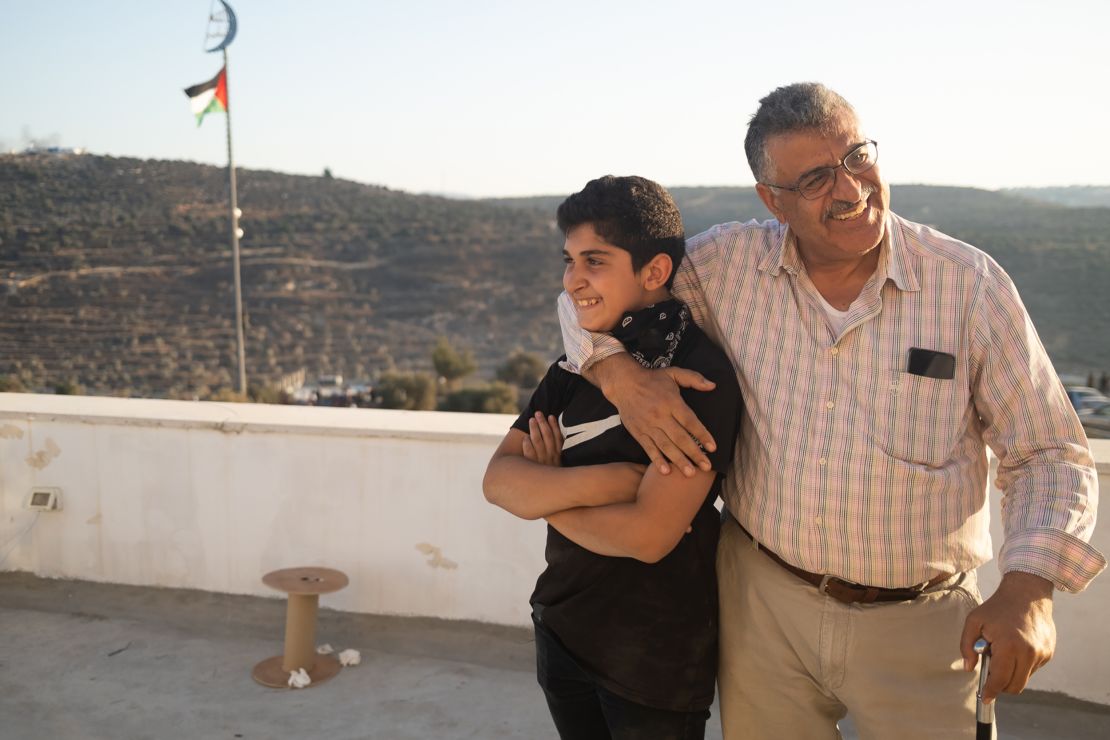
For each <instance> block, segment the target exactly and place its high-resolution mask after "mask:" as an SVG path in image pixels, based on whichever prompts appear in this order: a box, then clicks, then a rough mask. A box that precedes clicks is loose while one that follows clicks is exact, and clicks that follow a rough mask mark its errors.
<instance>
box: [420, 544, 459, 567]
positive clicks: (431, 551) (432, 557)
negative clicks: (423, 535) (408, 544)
mask: <svg viewBox="0 0 1110 740" xmlns="http://www.w3.org/2000/svg"><path fill="white" fill-rule="evenodd" d="M416 549H417V550H419V551H420V552H422V553H424V554H425V555H427V556H428V560H427V564H428V567H429V568H443V569H444V570H454V569H455V568H458V567H459V564H458V563H456V562H455V561H454V560H448V559H447V558H445V557H443V551H442V550H440V549H439V548H438V547H436V546H435V545H430V544H428V543H427V542H421V543H420V544H418V545H417V546H416Z"/></svg>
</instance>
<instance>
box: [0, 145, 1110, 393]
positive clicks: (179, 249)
mask: <svg viewBox="0 0 1110 740" xmlns="http://www.w3.org/2000/svg"><path fill="white" fill-rule="evenodd" d="M226 187H227V186H226V172H225V171H224V170H222V169H220V168H216V167H210V166H204V165H197V164H192V163H186V162H167V161H143V160H136V159H121V158H112V157H97V156H72V157H47V156H3V157H0V274H2V276H3V278H4V284H3V286H2V287H0V306H2V312H0V376H5V375H7V376H15V377H18V378H19V379H20V380H21V381H22V383H23V384H24V385H25V386H27V387H47V386H54V385H58V384H64V383H69V384H77V385H80V386H83V387H84V388H85V389H86V390H87V391H88V392H98V393H109V394H135V395H143V396H162V397H191V396H193V395H201V396H204V395H206V394H207V393H209V392H211V391H212V390H214V389H216V388H219V387H230V386H232V385H233V379H234V377H235V372H236V371H235V364H234V363H235V359H234V358H235V331H234V304H233V292H232V290H233V289H232V281H231V276H232V270H231V259H230V248H229V246H228V239H227V229H228V226H227V205H226V202H227V201H226ZM674 193H675V196H676V199H677V200H678V202H679V205H680V206H681V207H682V209H683V213H684V215H685V218H686V223H687V230H688V233H691V234H692V233H694V232H695V231H698V230H701V229H703V228H705V227H707V226H709V225H711V224H713V223H717V222H721V221H729V220H746V219H749V218H759V219H763V218H766V217H767V214H766V211H765V210H764V209H763V206H762V205H761V204H760V203H759V202H758V200H757V199H756V198H755V195H754V192H753V191H752V190H751V189H749V188H676V189H675V190H674ZM560 200H561V196H551V197H544V198H528V199H511V200H493V201H462V200H448V199H444V198H436V197H430V196H416V195H410V194H407V193H401V192H397V191H392V190H389V189H386V188H381V187H374V186H369V185H363V184H358V183H353V182H349V181H343V180H336V179H331V178H325V177H304V176H295V175H284V174H279V173H274V172H265V171H251V170H242V171H240V173H239V201H240V202H239V205H240V207H241V208H242V209H243V212H244V213H243V219H242V226H243V228H244V230H245V232H246V234H245V236H244V238H243V240H242V250H243V257H242V274H243V293H244V304H245V310H246V318H247V331H246V336H247V369H248V375H249V377H250V379H251V382H252V384H273V383H276V382H277V381H278V379H279V378H280V377H281V376H282V375H284V374H287V373H292V372H294V371H296V370H298V369H300V368H302V367H303V368H307V370H308V373H309V375H310V377H311V376H312V375H314V374H316V373H322V372H338V373H343V374H345V375H347V376H348V377H361V378H373V377H375V376H376V375H377V374H379V373H380V372H383V371H385V370H388V369H400V370H409V369H417V370H428V369H430V368H431V362H430V350H431V348H432V346H433V345H434V344H435V342H436V339H437V338H438V337H440V336H446V337H448V338H449V339H450V340H451V341H452V342H453V343H454V344H455V345H456V346H459V347H462V348H467V349H470V350H472V351H473V353H474V355H475V357H476V359H477V361H478V373H477V375H478V377H485V378H490V377H492V376H493V372H494V368H495V366H497V365H499V364H500V363H502V362H503V361H504V360H505V358H506V357H507V356H508V355H509V354H510V353H511V352H512V351H513V350H514V349H515V348H523V349H525V350H528V351H531V352H534V353H536V354H538V355H539V356H541V357H543V358H545V360H550V359H551V358H554V357H555V356H556V355H557V354H559V351H560V341H559V333H558V325H557V322H556V320H555V316H554V310H553V306H554V298H555V296H556V294H557V292H558V290H559V285H560V272H561V263H560V256H559V252H560V248H561V239H560V238H559V236H558V234H557V233H556V231H555V230H554V226H553V223H552V214H553V211H554V207H555V205H556V204H557V203H558V202H559V201H560ZM893 205H894V208H895V210H896V211H897V212H899V213H900V214H902V215H904V216H906V217H908V218H911V219H913V220H918V221H923V222H926V223H929V224H932V225H935V226H937V227H938V228H940V229H942V230H943V231H946V232H948V233H950V234H953V235H955V236H958V237H960V238H962V239H965V240H966V241H969V242H971V243H973V244H975V245H976V246H979V247H981V248H983V249H985V250H986V251H987V252H989V253H991V254H992V255H993V256H994V257H995V258H996V259H998V260H999V262H1001V263H1002V265H1003V266H1004V267H1006V269H1007V270H1009V271H1010V273H1011V274H1012V275H1013V277H1014V279H1015V281H1016V282H1017V284H1018V287H1019V288H1020V289H1021V290H1022V293H1023V296H1024V298H1025V300H1026V303H1027V304H1028V306H1029V309H1030V312H1031V313H1032V315H1033V318H1034V321H1035V322H1036V324H1037V326H1038V328H1039V329H1040V332H1041V336H1042V338H1043V340H1044V341H1045V344H1046V346H1048V348H1049V351H1050V353H1051V354H1052V356H1053V358H1054V360H1055V361H1056V363H1057V366H1058V369H1059V370H1061V371H1074V372H1082V373H1086V372H1087V371H1088V370H1096V371H1097V370H1100V369H1104V368H1106V369H1110V295H1108V291H1107V285H1106V283H1107V280H1108V276H1110V209H1106V208H1063V207H1060V206H1053V205H1050V204H1045V203H1040V202H1036V201H1033V200H1028V199H1024V198H1020V197H1016V196H1012V195H1005V194H999V193H993V192H987V191H979V190H970V189H958V188H936V187H923V186H901V187H895V188H894V194H893Z"/></svg>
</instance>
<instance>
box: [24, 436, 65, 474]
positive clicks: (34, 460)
mask: <svg viewBox="0 0 1110 740" xmlns="http://www.w3.org/2000/svg"><path fill="white" fill-rule="evenodd" d="M60 454H62V448H61V447H59V446H58V443H57V442H55V441H54V440H53V439H51V438H50V437H47V438H46V442H45V443H44V444H43V448H42V449H41V450H39V451H38V452H32V453H31V454H30V455H28V456H27V464H28V465H30V466H31V467H32V468H34V469H35V470H42V469H43V468H45V467H46V466H47V465H49V464H50V461H51V460H53V459H54V458H56V457H57V456H58V455H60Z"/></svg>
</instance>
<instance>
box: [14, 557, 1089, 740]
mask: <svg viewBox="0 0 1110 740" xmlns="http://www.w3.org/2000/svg"><path fill="white" fill-rule="evenodd" d="M322 604H324V605H325V606H326V604H327V596H324V597H323V598H322ZM284 619H285V603H284V601H283V600H282V599H279V598H275V599H262V598H255V597H246V596H228V595H222V594H213V593H208V592H203V591H187V590H179V589H154V588H138V587H130V586H117V585H110V584H101V583H89V582H83V581H57V580H45V579H40V578H36V577H34V576H31V575H27V574H22V573H0V717H3V718H4V719H3V732H2V733H0V734H2V735H3V737H4V738H5V739H6V740H24V739H28V740H30V739H31V738H47V737H48V738H58V739H60V740H66V739H68V738H80V739H81V740H97V739H99V738H105V739H108V738H111V740H131V739H138V738H158V739H159V740H175V739H177V738H180V739H182V740H186V739H187V740H196V739H197V738H203V739H205V740H208V739H212V740H219V739H223V738H228V739H232V738H255V739H263V738H265V739H269V738H277V737H299V738H311V737H327V738H329V739H330V740H345V739H350V740H355V739H358V740H363V739H365V738H386V739H388V740H409V739H412V740H417V739H421V740H423V739H424V738H448V739H454V738H477V739H480V740H492V739H496V738H527V739H528V740H542V739H544V738H554V737H555V734H554V731H553V729H552V726H551V723H550V720H549V718H548V716H547V709H546V706H545V705H544V702H543V698H542V695H541V694H540V690H539V688H538V687H537V686H536V683H535V678H534V673H533V666H534V662H533V660H534V659H533V654H532V637H531V633H530V632H529V631H527V630H524V629H519V628H511V627H499V626H493V625H487V624H478V623H473V622H449V621H443V620H435V619H417V618H411V619H407V618H400V617H383V616H374V615H365V614H350V613H344V612H336V611H331V610H328V609H326V608H322V609H321V610H320V615H319V623H318V626H317V643H323V642H327V643H330V644H331V645H333V646H334V647H335V648H336V649H337V650H342V649H344V648H349V647H353V648H356V649H358V650H359V651H360V652H361V653H362V664H361V665H359V666H357V667H351V668H345V669H343V671H342V672H341V673H340V674H339V675H338V676H336V677H335V678H334V679H332V680H331V681H329V682H328V683H326V684H323V685H321V686H318V687H310V688H309V689H306V690H301V691H289V690H279V689H267V688H264V687H262V686H260V685H258V684H256V683H255V682H254V681H253V680H252V679H251V677H250V672H251V668H252V667H253V666H254V665H255V663H257V662H259V661H260V660H262V659H264V658H267V657H270V656H272V655H275V654H277V653H280V652H281V641H282V636H283V629H284ZM713 714H714V719H712V720H710V731H709V733H708V735H707V737H708V738H710V739H711V740H719V738H720V728H719V726H716V717H717V712H716V707H714V712H713ZM998 715H999V717H1000V719H1001V722H1000V733H999V737H1000V738H1002V739H1003V740H1040V739H1042V738H1043V739H1046V740H1047V739H1048V738H1053V739H1056V738H1071V739H1073V740H1085V739H1086V738H1091V739H1092V740H1093V739H1094V738H1099V739H1100V740H1101V739H1102V738H1106V737H1110V707H1104V706H1101V705H1094V704H1088V703H1084V702H1079V701H1075V700H1071V699H1068V698H1066V697H1061V696H1058V695H1053V694H1045V693H1036V692H1027V693H1026V694H1024V695H1022V696H1021V697H1004V698H1003V699H1001V700H1000V701H999V707H998ZM845 724H846V725H847V726H846V727H844V728H843V729H844V731H845V737H846V738H855V737H856V735H855V733H854V731H853V730H852V728H851V725H850V722H847V723H845Z"/></svg>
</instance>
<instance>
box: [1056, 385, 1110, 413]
mask: <svg viewBox="0 0 1110 740" xmlns="http://www.w3.org/2000/svg"><path fill="white" fill-rule="evenodd" d="M1064 390H1065V391H1067V393H1068V400H1070V401H1071V405H1072V406H1074V407H1075V410H1076V411H1082V410H1083V409H1089V408H1094V407H1096V406H1101V405H1102V404H1104V403H1110V398H1107V397H1106V396H1104V395H1103V394H1102V393H1099V392H1098V391H1097V390H1095V389H1094V388H1091V387H1090V386H1086V385H1069V386H1067V387H1065V388H1064Z"/></svg>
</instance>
